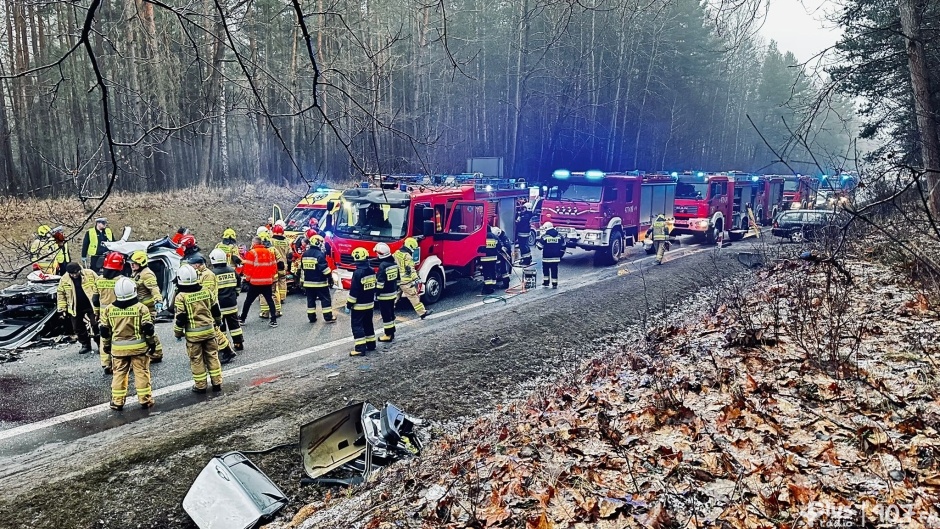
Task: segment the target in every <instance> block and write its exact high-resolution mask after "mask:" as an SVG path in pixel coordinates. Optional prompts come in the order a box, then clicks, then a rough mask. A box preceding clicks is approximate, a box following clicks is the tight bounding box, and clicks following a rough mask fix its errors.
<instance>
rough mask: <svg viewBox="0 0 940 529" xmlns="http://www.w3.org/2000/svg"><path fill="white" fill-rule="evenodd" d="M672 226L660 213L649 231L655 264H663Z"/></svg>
mask: <svg viewBox="0 0 940 529" xmlns="http://www.w3.org/2000/svg"><path fill="white" fill-rule="evenodd" d="M672 227H673V224H672V223H670V222H669V221H667V220H666V216H665V215H663V214H662V213H660V214H659V215H657V216H656V220H654V221H653V225H652V226H651V227H650V231H652V232H653V245H654V246H656V264H658V265H660V264H663V257H665V256H666V249H667V247H668V246H669V233H670V232H672Z"/></svg>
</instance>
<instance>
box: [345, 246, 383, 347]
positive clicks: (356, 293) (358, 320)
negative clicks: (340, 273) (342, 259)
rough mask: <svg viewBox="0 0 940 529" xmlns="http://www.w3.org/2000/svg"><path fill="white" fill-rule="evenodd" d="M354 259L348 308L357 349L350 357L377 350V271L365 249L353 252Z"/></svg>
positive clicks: (347, 300) (347, 301) (347, 299)
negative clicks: (373, 315) (375, 327)
mask: <svg viewBox="0 0 940 529" xmlns="http://www.w3.org/2000/svg"><path fill="white" fill-rule="evenodd" d="M352 258H353V260H354V261H355V262H356V271H355V272H353V276H352V281H351V283H350V285H349V295H348V297H347V298H346V308H347V309H349V311H350V313H351V316H350V323H351V324H352V333H353V338H355V340H356V347H355V349H353V350H352V351H350V353H349V356H360V355H363V354H365V353H366V351H374V350H375V345H376V344H375V329H374V328H373V326H372V310H373V308H374V307H375V290H376V279H375V271H374V270H372V265H370V264H369V252H368V251H367V250H366V249H365V248H356V249H355V250H353V251H352Z"/></svg>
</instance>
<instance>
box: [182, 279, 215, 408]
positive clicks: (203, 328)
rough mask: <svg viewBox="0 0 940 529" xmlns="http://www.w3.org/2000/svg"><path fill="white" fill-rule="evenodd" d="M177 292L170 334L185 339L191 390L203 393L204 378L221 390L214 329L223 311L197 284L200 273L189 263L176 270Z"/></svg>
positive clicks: (206, 291)
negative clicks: (174, 316) (191, 375)
mask: <svg viewBox="0 0 940 529" xmlns="http://www.w3.org/2000/svg"><path fill="white" fill-rule="evenodd" d="M176 276H177V278H178V279H179V286H180V293H179V295H178V296H176V318H175V320H174V325H173V335H174V336H176V339H177V341H179V340H182V339H183V337H185V338H186V354H187V355H189V367H190V370H191V371H192V373H193V382H194V385H193V387H192V391H193V393H205V392H206V389H207V387H206V386H208V384H207V380H208V381H211V382H212V391H222V364H221V362H219V340H218V338H217V337H216V335H215V331H216V328H217V327H218V326H219V325H220V324H221V323H222V312H221V311H219V305H218V303H215V300H214V299H213V298H212V293H211V292H209V290H207V289H206V288H204V287H203V286H202V285H200V284H199V274H198V273H197V272H196V269H195V268H193V267H192V266H190V265H188V264H184V265H183V266H181V267H180V269H179V271H177V273H176Z"/></svg>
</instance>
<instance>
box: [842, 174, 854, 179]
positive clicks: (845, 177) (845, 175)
mask: <svg viewBox="0 0 940 529" xmlns="http://www.w3.org/2000/svg"><path fill="white" fill-rule="evenodd" d="M850 178H852V177H851V176H849V175H847V174H844V175H842V179H843V180H848V179H850Z"/></svg>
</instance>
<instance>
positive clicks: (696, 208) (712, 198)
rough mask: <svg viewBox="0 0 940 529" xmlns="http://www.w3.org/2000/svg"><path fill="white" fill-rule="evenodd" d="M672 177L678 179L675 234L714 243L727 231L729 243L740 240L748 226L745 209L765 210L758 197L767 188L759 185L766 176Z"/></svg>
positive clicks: (732, 173) (702, 174)
mask: <svg viewBox="0 0 940 529" xmlns="http://www.w3.org/2000/svg"><path fill="white" fill-rule="evenodd" d="M672 174H673V175H674V176H675V177H677V178H678V184H677V186H676V213H675V217H676V222H675V228H674V229H673V233H674V234H676V235H683V234H686V235H692V236H694V237H695V238H696V239H698V240H700V241H705V242H708V243H714V242H716V241H717V240H718V238H719V237H721V236H723V234H724V233H725V231H727V233H728V237H729V238H730V239H731V240H732V241H736V240H740V239H742V238H743V237H744V235H746V234H747V231H748V229H749V227H750V219H749V218H748V214H747V208H748V207H750V208H751V209H752V210H755V213H756V209H755V208H758V207H766V206H763V205H762V204H764V202H763V200H765V199H763V198H761V195H762V194H764V193H765V191H764V189H765V188H766V186H762V185H761V183H762V182H763V181H764V179H765V178H766V177H762V176H760V175H752V174H748V173H743V172H740V171H729V172H724V173H705V172H702V171H698V172H691V171H686V172H683V173H677V172H674V173H672ZM767 198H769V197H767ZM759 199H761V200H759Z"/></svg>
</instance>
